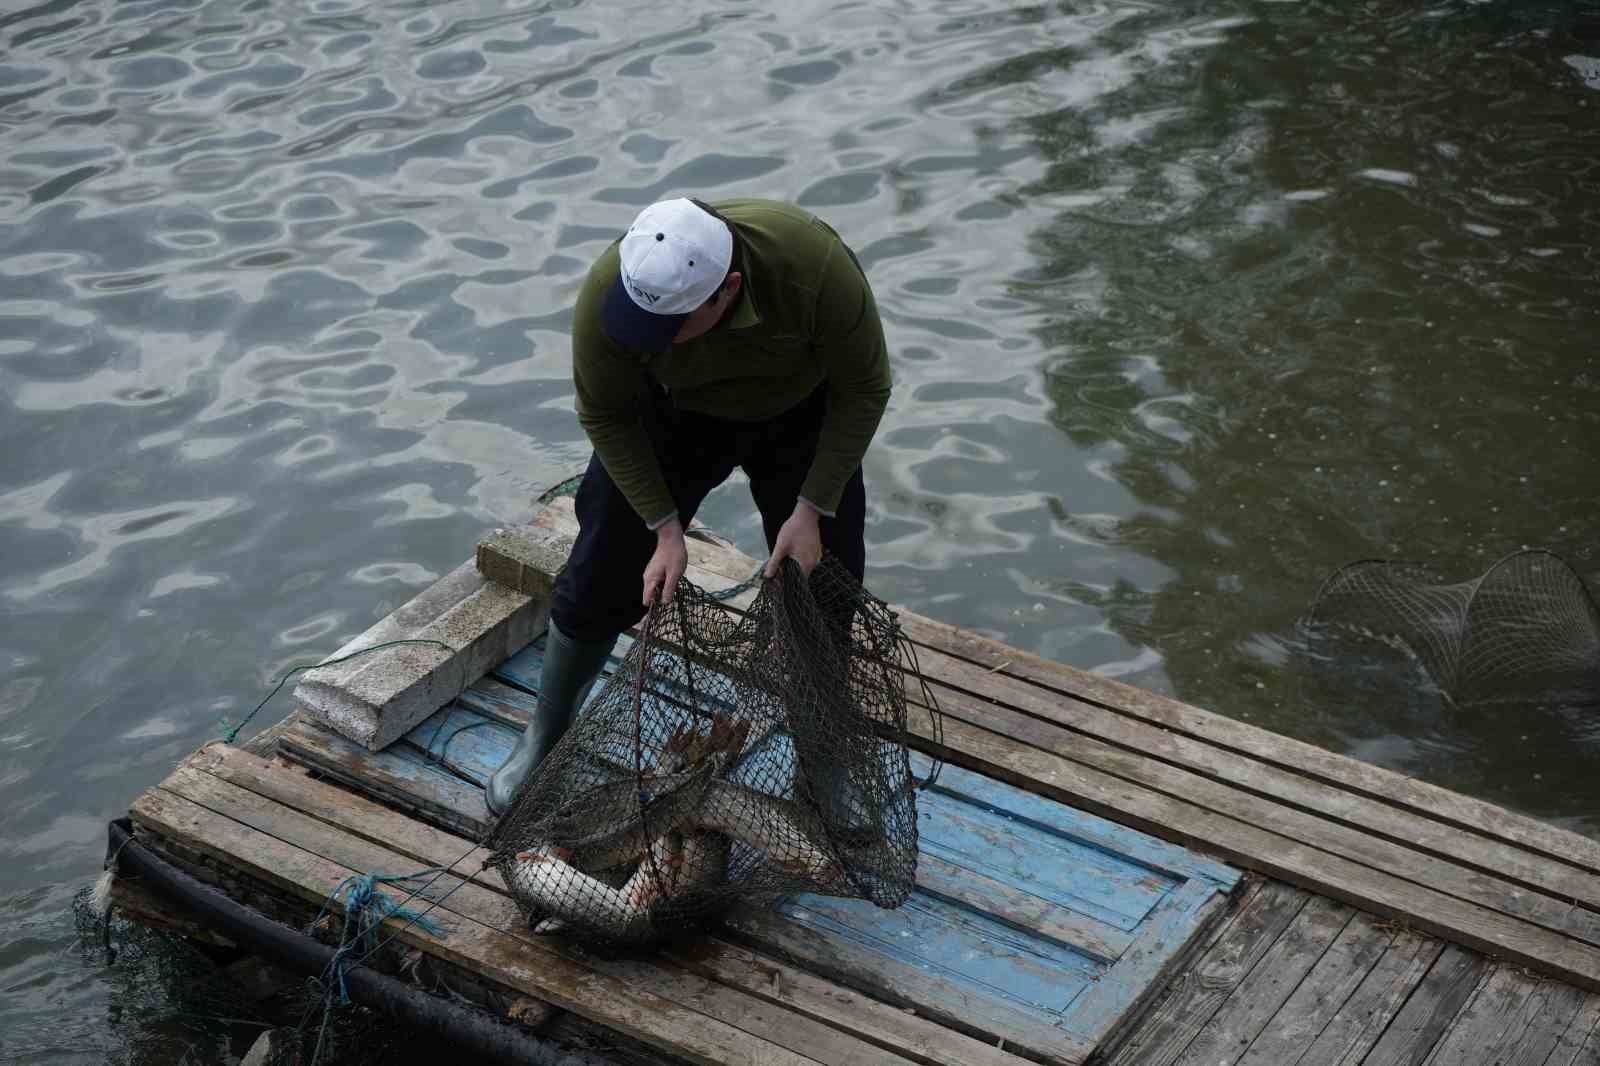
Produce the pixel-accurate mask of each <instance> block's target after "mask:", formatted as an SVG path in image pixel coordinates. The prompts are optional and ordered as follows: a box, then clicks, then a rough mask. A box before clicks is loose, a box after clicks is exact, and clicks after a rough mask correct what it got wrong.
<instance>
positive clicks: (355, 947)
mask: <svg viewBox="0 0 1600 1066" xmlns="http://www.w3.org/2000/svg"><path fill="white" fill-rule="evenodd" d="M457 861H459V860H457ZM448 869H450V867H448V866H430V867H428V868H427V869H425V870H418V871H417V872H416V873H413V874H352V875H351V876H349V877H347V878H345V879H344V880H343V881H340V882H339V883H338V885H336V886H335V887H334V890H333V891H332V892H331V893H329V894H328V898H327V899H325V900H323V902H322V909H321V910H319V911H317V916H316V917H315V918H313V919H312V920H311V925H310V927H309V928H310V929H315V928H316V925H317V923H318V922H320V921H321V920H322V919H323V917H324V916H325V915H327V914H329V913H330V911H331V909H332V907H333V906H334V904H336V903H337V902H338V901H339V897H340V896H341V895H342V896H344V897H345V902H344V926H343V928H342V929H341V930H340V932H339V947H338V949H337V950H335V951H334V953H333V958H332V959H330V960H328V965H327V967H326V968H325V969H324V970H323V971H322V978H321V983H322V990H323V991H322V1024H321V1026H320V1027H319V1028H318V1030H317V1046H316V1048H315V1050H314V1051H313V1052H312V1054H311V1062H312V1063H313V1066H315V1064H317V1063H320V1062H321V1061H322V1052H323V1047H324V1044H325V1043H326V1040H327V1036H328V1021H329V1018H330V1017H331V1015H332V1014H333V1008H334V1007H335V1006H336V1005H337V1006H341V1007H348V1006H349V1005H350V990H349V987H348V984H347V982H346V981H345V974H346V973H348V972H349V971H350V970H352V969H354V968H355V967H357V966H360V965H361V964H362V963H363V962H365V961H366V960H367V959H368V958H369V957H370V956H371V955H372V954H373V953H374V952H376V951H378V950H379V949H380V948H382V947H383V946H384V945H385V944H387V943H389V941H390V940H393V939H394V938H395V937H396V936H398V935H399V933H398V932H396V933H391V934H390V935H389V936H388V937H387V938H386V939H384V940H383V941H381V942H378V943H374V942H373V941H374V938H375V935H376V934H377V931H378V927H379V926H381V925H382V924H383V922H384V920H385V919H387V918H400V919H404V921H405V925H404V926H402V929H406V928H410V927H411V926H413V925H415V926H417V927H418V928H421V929H423V930H425V931H427V932H428V933H430V934H431V935H433V936H435V937H443V936H445V935H446V933H445V931H444V930H443V929H442V928H441V927H440V926H439V924H438V923H437V922H435V921H433V919H431V918H429V917H428V916H427V914H426V913H425V911H414V910H411V909H410V908H409V907H406V906H404V905H403V904H399V903H396V902H395V901H394V900H392V899H390V898H389V897H388V895H386V894H385V893H383V892H380V891H379V890H378V885H380V884H385V885H391V884H398V883H400V882H404V881H420V880H422V879H423V878H424V877H429V878H430V880H429V881H428V884H427V885H423V886H422V888H420V889H414V890H412V891H411V892H410V893H409V894H408V895H407V896H406V901H407V902H409V901H410V900H413V899H415V898H416V897H417V895H418V894H419V893H421V892H423V891H426V889H427V888H428V886H429V885H432V884H433V882H434V881H437V880H438V879H439V876H440V875H441V874H443V873H444V872H445V871H446V870H448ZM430 875H431V877H430ZM465 883H466V882H465V880H464V879H463V880H462V881H461V882H459V883H457V885H456V886H455V888H460V887H461V885H462V884H465ZM455 888H452V889H451V890H450V892H454V891H455ZM450 892H447V893H445V898H448V897H449V895H450ZM436 905H437V901H436V902H431V903H430V904H429V906H428V908H427V909H428V910H431V909H432V908H433V907H434V906H436ZM357 951H359V952H361V954H360V955H359V956H357V957H356V958H354V959H352V958H351V957H350V956H351V955H352V954H354V953H355V952H357ZM336 989H337V992H338V994H337V995H335V994H334V993H335V990H336ZM309 1013H310V1011H309V1010H308V1011H307V1014H309ZM304 1025H305V1018H304V1016H302V1019H301V1027H302V1028H304Z"/></svg>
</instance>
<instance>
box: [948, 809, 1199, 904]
mask: <svg viewBox="0 0 1600 1066" xmlns="http://www.w3.org/2000/svg"><path fill="white" fill-rule="evenodd" d="M917 814H918V819H917V825H918V845H919V847H920V848H921V850H922V851H923V852H924V853H926V854H929V855H931V856H933V857H934V858H936V859H945V860H947V861H948V862H950V863H953V864H956V865H959V866H961V867H962V868H964V869H967V870H971V871H973V872H974V873H975V874H977V875H978V876H981V877H984V878H985V879H986V880H993V881H1004V882H1006V883H1009V884H1011V885H1013V886H1014V887H1021V888H1024V889H1025V890H1027V891H1031V892H1037V893H1048V895H1049V900H1048V902H1051V903H1054V904H1057V905H1059V906H1063V907H1070V908H1072V909H1073V910H1074V911H1076V912H1078V913H1079V914H1083V915H1086V916H1089V917H1091V918H1094V919H1096V920H1097V921H1100V922H1103V923H1105V924H1107V925H1110V926H1112V927H1113V928H1114V929H1120V930H1131V929H1132V928H1133V927H1134V926H1136V925H1138V924H1139V922H1141V921H1142V920H1143V919H1144V917H1145V915H1147V914H1149V913H1150V911H1151V910H1152V909H1154V908H1155V907H1156V905H1157V904H1159V903H1160V902H1161V901H1162V900H1163V899H1165V898H1166V896H1167V894H1168V893H1169V892H1171V891H1172V890H1173V888H1174V887H1175V886H1176V885H1177V884H1179V883H1180V882H1179V881H1178V879H1177V878H1175V877H1171V876H1169V875H1166V874H1163V873H1160V872H1157V871H1152V870H1149V869H1146V868H1144V867H1142V866H1138V865H1135V864H1133V863H1131V862H1129V861H1127V860H1126V859H1124V858H1122V857H1121V856H1119V855H1117V854H1116V853H1115V852H1111V851H1107V850H1102V849H1100V848H1094V847H1086V846H1084V845H1082V844H1080V843H1078V842H1077V841H1075V840H1073V839H1072V838H1071V837H1070V836H1058V835H1056V833H1055V832H1054V831H1051V830H1046V829H1043V828H1041V827H1038V826H1036V825H1034V824H1032V823H1030V822H1027V821H1023V820H1020V819H1014V818H1012V817H1011V816H1010V814H1009V813H1008V812H1006V811H1005V810H1004V809H1003V808H1002V809H1001V810H999V811H989V810H984V809H982V808H976V807H973V806H972V805H971V804H968V803H964V802H961V799H960V797H959V796H952V795H949V794H946V793H943V792H940V791H938V790H936V789H928V790H926V791H924V792H923V793H921V794H920V795H919V796H918V797H917ZM1167 846H1168V847H1169V848H1170V847H1171V845H1167ZM1044 874H1056V875H1059V876H1056V877H1051V878H1049V881H1050V882H1051V883H1049V884H1048V885H1047V886H1046V885H1041V884H1040V882H1041V881H1044V880H1046V878H1045V877H1043V876H1042V875H1044Z"/></svg>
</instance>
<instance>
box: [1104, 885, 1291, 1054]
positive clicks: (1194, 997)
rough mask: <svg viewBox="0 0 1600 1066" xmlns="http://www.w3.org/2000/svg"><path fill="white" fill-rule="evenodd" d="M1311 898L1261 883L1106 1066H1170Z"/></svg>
mask: <svg viewBox="0 0 1600 1066" xmlns="http://www.w3.org/2000/svg"><path fill="white" fill-rule="evenodd" d="M1311 898H1312V897H1311V896H1310V895H1309V894H1308V893H1306V892H1303V891H1301V890H1300V889H1297V888H1295V887H1293V886H1292V885H1287V884H1284V883H1282V882H1280V881H1264V882H1262V883H1261V884H1260V887H1258V888H1255V889H1254V890H1253V891H1252V892H1251V894H1250V895H1249V896H1248V897H1247V898H1246V899H1245V900H1244V902H1243V905H1242V906H1241V907H1240V908H1239V910H1237V911H1235V912H1234V913H1233V915H1231V916H1230V917H1229V918H1228V919H1227V923H1226V924H1225V925H1224V926H1223V928H1222V929H1221V930H1220V931H1219V932H1218V934H1217V937H1216V939H1215V940H1213V941H1212V942H1211V944H1210V945H1209V946H1208V947H1207V948H1206V951H1205V953H1204V954H1203V955H1201V956H1200V957H1199V959H1198V960H1196V962H1195V965H1194V968H1193V969H1191V970H1190V971H1189V972H1187V973H1185V974H1183V975H1181V976H1180V977H1179V978H1178V979H1177V980H1176V981H1175V982H1174V983H1173V984H1172V985H1171V987H1170V990H1169V991H1168V993H1167V995H1166V997H1165V998H1164V999H1162V1000H1160V1001H1159V1002H1158V1003H1156V1004H1155V1006H1154V1007H1153V1008H1151V1010H1150V1013H1149V1014H1148V1015H1147V1016H1146V1017H1145V1019H1144V1020H1143V1021H1142V1022H1141V1023H1140V1024H1139V1026H1138V1028H1136V1029H1134V1030H1132V1031H1131V1032H1130V1033H1129V1034H1128V1035H1127V1037H1126V1038H1125V1039H1124V1040H1123V1041H1122V1042H1121V1043H1120V1044H1119V1045H1118V1046H1117V1047H1116V1048H1115V1049H1114V1050H1113V1051H1112V1052H1111V1053H1110V1055H1109V1056H1108V1057H1107V1059H1106V1060H1105V1066H1170V1064H1171V1063H1174V1062H1176V1061H1177V1060H1178V1057H1179V1056H1180V1055H1182V1054H1183V1051H1184V1049H1185V1048H1187V1047H1188V1046H1189V1045H1190V1043H1192V1042H1193V1041H1194V1038H1195V1037H1196V1035H1198V1034H1199V1032H1200V1031H1201V1030H1202V1029H1203V1028H1204V1027H1205V1026H1206V1024H1207V1023H1208V1022H1210V1021H1211V1019H1212V1017H1213V1016H1214V1015H1215V1014H1216V1013H1217V1011H1218V1010H1219V1009H1220V1008H1221V1006H1222V1004H1223V1003H1224V1002H1225V1001H1226V1000H1227V998H1228V997H1229V995H1231V994H1232V992H1233V990H1234V989H1235V988H1237V987H1238V985H1239V983H1240V982H1241V981H1243V980H1244V978H1245V975H1246V974H1248V973H1249V972H1250V970H1251V969H1252V968H1253V967H1254V966H1255V965H1256V963H1257V962H1259V961H1260V960H1261V958H1262V956H1264V955H1265V954H1266V953H1267V951H1268V950H1269V949H1271V947H1272V945H1273V944H1274V943H1276V942H1277V940H1278V938H1279V937H1280V936H1281V935H1282V934H1283V931H1284V930H1285V929H1287V928H1288V927H1289V924H1290V923H1291V922H1293V921H1294V919H1295V917H1296V916H1297V915H1298V914H1299V913H1300V911H1301V910H1302V909H1303V908H1304V907H1305V906H1306V905H1307V903H1308V902H1309V901H1310V900H1311Z"/></svg>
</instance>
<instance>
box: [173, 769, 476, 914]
mask: <svg viewBox="0 0 1600 1066" xmlns="http://www.w3.org/2000/svg"><path fill="white" fill-rule="evenodd" d="M181 765H183V766H187V767H191V768H193V769H196V770H199V771H201V772H203V773H208V774H211V775H212V776H213V777H218V778H221V779H222V780H224V781H226V782H228V783H229V784H232V785H236V786H238V787H239V788H242V789H245V790H247V791H249V792H253V793H255V794H256V795H258V796H260V797H262V798H263V799H270V800H274V801H276V802H278V803H281V804H283V805H284V806H285V807H290V808H293V809H294V810H297V811H299V812H301V813H302V814H305V815H307V816H308V817H311V818H315V819H317V820H318V821H320V822H323V823H324V824H326V825H327V826H329V827H330V828H331V829H334V830H337V831H338V832H341V833H349V834H351V835H352V836H355V837H359V838H360V839H363V840H366V841H368V842H370V843H373V844H377V845H380V846H383V847H386V848H388V849H389V850H391V851H395V852H397V853H399V854H402V855H405V856H406V857H407V858H409V859H411V860H413V861H414V862H415V863H416V864H417V866H419V867H425V866H437V865H441V864H442V863H448V862H452V861H454V860H455V859H456V858H457V857H458V856H460V855H462V854H466V855H467V858H466V860H465V861H464V862H461V863H459V864H458V868H459V869H460V870H461V871H462V872H463V873H464V874H466V875H467V877H468V879H470V880H472V881H476V882H477V883H479V884H481V885H483V886H484V887H486V888H490V889H493V890H494V891H496V892H500V893H505V892H506V886H505V882H504V881H502V880H501V877H500V874H499V872H498V871H496V870H494V869H493V868H486V867H485V866H484V863H485V861H486V860H487V859H488V857H489V853H488V852H487V851H485V850H484V849H483V848H481V847H480V848H475V849H472V850H470V851H469V850H468V849H469V848H471V846H472V841H471V840H466V839H463V838H462V837H459V836H455V835H453V834H451V833H447V832H445V831H443V830H441V829H437V828H435V827H433V826H431V825H428V824H426V823H424V822H420V821H418V820H417V819H415V818H409V817H407V816H406V815H404V814H401V813H400V812H399V811H396V810H393V809H391V808H389V807H385V806H384V805H383V804H381V803H375V802H373V801H372V800H370V799H368V798H367V797H366V796H364V795H362V794H360V793H358V792H353V791H349V790H346V789H341V788H336V787H334V786H333V785H330V784H328V783H327V782H325V781H316V780H313V779H311V778H309V777H307V776H306V775H304V774H298V773H285V772H284V771H283V770H282V769H281V768H280V767H277V766H274V765H273V764H272V763H271V762H270V761H268V760H264V759H261V758H258V757H256V756H254V755H252V754H251V753H249V752H246V751H242V750H240V749H238V748H233V747H229V746H228V745H226V744H209V745H207V746H206V747H204V748H201V749H200V750H199V751H197V752H195V753H194V754H193V755H191V756H190V757H189V758H188V759H186V760H185V761H184V762H183V763H182V764H181ZM468 871H470V873H469V872H468Z"/></svg>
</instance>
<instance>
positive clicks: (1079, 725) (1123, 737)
mask: <svg viewBox="0 0 1600 1066" xmlns="http://www.w3.org/2000/svg"><path fill="white" fill-rule="evenodd" d="M919 658H920V662H921V663H922V667H923V670H924V672H925V673H926V675H927V676H928V677H929V678H930V679H931V680H933V681H935V682H936V693H937V695H938V698H939V702H940V705H941V707H942V708H943V709H944V710H945V711H946V713H957V714H959V715H960V716H961V717H963V718H964V719H965V720H967V721H969V722H973V723H974V724H977V725H982V726H984V727H986V728H989V729H994V730H996V731H999V732H1011V733H1012V734H1013V735H1018V733H1017V726H1018V724H1019V719H1020V717H1021V715H1026V716H1027V717H1028V718H1030V719H1034V720H1039V721H1042V722H1045V723H1050V724H1053V725H1056V726H1060V727H1062V728H1063V729H1064V730H1069V731H1070V732H1068V733H1067V734H1066V735H1067V737H1068V743H1072V744H1074V745H1075V746H1076V745H1078V744H1079V743H1080V742H1079V740H1078V737H1079V736H1082V737H1088V738H1093V740H1094V741H1097V742H1100V744H1104V745H1112V746H1115V747H1116V748H1121V749H1128V750H1132V751H1135V752H1138V753H1139V754H1141V755H1144V756H1147V757H1149V758H1150V759H1151V760H1160V761H1162V762H1164V763H1170V764H1172V765H1173V766H1177V767H1183V768H1184V769H1187V770H1191V771H1194V772H1195V773H1196V774H1198V775H1201V778H1202V779H1205V780H1207V781H1208V784H1210V785H1211V786H1212V787H1213V789H1215V788H1217V787H1219V786H1220V788H1223V789H1228V790H1231V791H1236V792H1238V793H1239V794H1240V800H1241V801H1242V802H1244V803H1248V804H1251V805H1253V806H1255V807H1256V808H1257V809H1259V810H1260V811H1261V820H1262V824H1264V825H1267V824H1269V822H1268V820H1269V819H1271V822H1272V823H1280V822H1281V821H1282V814H1281V811H1282V809H1283V808H1290V809H1293V813H1294V814H1296V815H1298V816H1299V819H1298V824H1301V825H1303V826H1304V827H1305V828H1304V831H1305V832H1307V833H1314V834H1317V835H1316V836H1307V837H1302V839H1305V840H1308V841H1310V842H1312V843H1319V842H1321V841H1323V840H1332V841H1334V842H1337V843H1339V844H1340V845H1341V853H1344V854H1348V855H1349V856H1350V857H1352V858H1358V859H1363V861H1364V860H1365V855H1363V854H1357V853H1356V851H1355V850H1354V849H1356V848H1358V847H1359V846H1360V844H1361V842H1363V841H1371V844H1370V846H1368V847H1367V848H1366V849H1365V851H1366V852H1367V853H1370V854H1372V855H1374V856H1376V857H1377V859H1376V861H1377V862H1378V863H1379V864H1380V865H1382V866H1384V867H1385V868H1387V869H1390V870H1391V871H1392V872H1395V873H1399V874H1402V875H1405V876H1409V877H1411V879H1413V880H1416V881H1418V882H1419V883H1421V884H1449V885H1452V886H1458V888H1453V889H1452V890H1453V891H1455V892H1456V894H1457V895H1460V896H1462V898H1466V899H1472V900H1474V901H1475V902H1479V903H1482V904H1484V905H1486V906H1493V907H1495V908H1496V909H1499V910H1503V911H1505V912H1506V913H1508V914H1515V915H1517V916H1518V917H1523V918H1527V919H1528V920H1530V921H1536V922H1539V923H1540V924H1543V925H1545V926H1547V927H1548V928H1552V929H1559V930H1562V931H1564V932H1568V933H1570V934H1571V935H1574V936H1579V937H1582V938H1583V939H1586V940H1588V941H1590V942H1591V943H1595V944H1600V913H1597V912H1596V911H1595V910H1594V909H1586V907H1583V906H1580V907H1574V906H1573V905H1572V904H1573V901H1574V900H1576V901H1577V902H1579V903H1580V904H1585V905H1587V908H1594V907H1600V876H1596V875H1593V874H1588V873H1585V872H1583V871H1580V870H1576V869H1573V868H1572V867H1569V866H1566V865H1564V864H1561V863H1555V862H1551V861H1550V860H1548V859H1546V858H1542V857H1539V856H1535V855H1530V854H1527V853H1524V852H1519V851H1517V850H1516V849H1512V848H1507V847H1506V846H1505V845H1504V844H1502V843H1499V842H1496V841H1493V840H1490V839H1488V838H1486V837H1482V836H1479V835H1478V834H1476V833H1469V832H1466V831H1464V830H1462V829H1459V828H1457V827H1454V826H1450V825H1445V824H1443V823H1440V822H1436V821H1432V820H1429V819H1424V818H1418V817H1416V816H1415V815H1413V814H1410V813H1408V812H1405V811H1401V810H1398V809H1397V808H1394V807H1391V806H1389V805H1388V804H1384V803H1380V802H1377V801H1375V800H1372V799H1370V798H1368V797H1366V796H1363V795H1359V794H1356V793H1352V792H1349V791H1346V790H1344V789H1340V788H1329V787H1328V786H1327V785H1326V784H1325V783H1323V782H1318V781H1313V780H1311V779H1309V778H1306V777H1304V776H1301V775H1299V774H1295V773H1291V772H1289V771H1286V770H1282V769H1280V768H1278V767H1275V766H1271V765H1269V764H1267V763H1263V762H1260V761H1258V760H1256V759H1254V758H1251V757H1248V756H1244V755H1240V754H1238V753H1236V752H1232V751H1229V750H1227V749H1225V748H1220V747H1217V746H1215V745H1212V744H1208V743H1206V742H1203V741H1200V740H1196V739H1194V738H1192V737H1188V736H1185V735H1183V734H1181V733H1176V732H1172V731H1170V730H1166V729H1160V728H1157V727H1154V726H1151V725H1149V724H1147V723H1144V722H1139V721H1133V720H1129V719H1127V718H1124V717H1121V716H1118V715H1115V714H1110V713H1107V712H1106V711H1104V710H1102V709H1100V708H1097V707H1093V706H1090V705H1089V704H1085V703H1082V702H1079V701H1076V700H1073V699H1070V698H1067V697H1063V696H1061V695H1060V694H1057V693H1052V692H1049V691H1048V690H1045V689H1041V688H1039V687H1037V686H1033V685H1028V684H1026V683H1025V682H1022V681H1018V680H1015V679H1012V678H1008V677H1005V676H1004V675H997V674H994V673H992V672H990V671H986V670H982V669H980V668H978V667H975V666H973V665H972V664H970V663H966V662H963V661H961V660H958V659H955V658H953V657H951V656H948V655H943V654H941V653H938V652H929V653H928V654H925V655H922V656H920V657H919ZM915 695H917V694H916V692H915V690H914V689H912V690H910V691H908V696H915ZM1002 708H1003V709H1002ZM1014 712H1021V715H1018V714H1016V713H1014ZM991 723H992V724H991ZM1100 744H1096V745H1095V746H1094V750H1095V751H1101V750H1103V749H1102V748H1101V746H1100ZM1263 801H1264V802H1263ZM1219 809H1220V808H1219ZM1269 827H1271V828H1277V825H1276V824H1271V825H1270V826H1269ZM1374 837H1381V838H1382V839H1381V840H1375V839H1374ZM1322 846H1325V847H1326V846H1327V845H1326V844H1323V845H1322ZM1346 848H1348V849H1352V850H1348V851H1345V850H1343V849H1346ZM1330 850H1332V849H1330ZM1419 853H1424V854H1419ZM1396 863H1404V864H1405V865H1404V866H1398V865H1396ZM1463 867H1468V868H1469V869H1466V870H1463V869H1462V868H1463Z"/></svg>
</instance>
